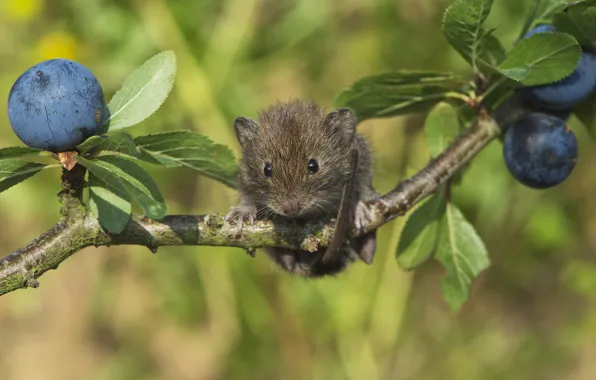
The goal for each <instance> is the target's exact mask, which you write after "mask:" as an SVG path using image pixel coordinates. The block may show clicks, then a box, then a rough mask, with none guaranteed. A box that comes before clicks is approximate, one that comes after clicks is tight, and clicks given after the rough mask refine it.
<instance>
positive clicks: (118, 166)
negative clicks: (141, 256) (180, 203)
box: [78, 155, 166, 220]
mask: <svg viewBox="0 0 596 380" xmlns="http://www.w3.org/2000/svg"><path fill="white" fill-rule="evenodd" d="M78 161H79V163H80V164H81V165H83V166H85V167H86V168H87V169H89V171H90V172H91V173H93V174H94V175H95V176H96V177H97V178H98V179H100V180H101V181H103V182H104V183H105V184H106V185H107V187H108V188H109V189H111V188H114V189H115V190H117V191H119V192H120V193H125V194H127V195H128V197H129V198H130V199H132V200H133V201H135V202H136V203H137V204H138V205H139V206H141V208H142V209H143V211H144V212H145V214H147V216H149V217H150V218H152V219H157V220H159V219H163V217H164V216H165V215H166V205H165V203H164V201H163V198H162V196H161V193H160V192H159V189H158V188H157V185H156V184H155V182H154V181H153V179H152V178H151V177H150V176H149V174H147V172H145V171H144V170H143V168H141V167H140V166H139V165H137V164H136V163H134V162H133V161H131V160H130V159H128V158H125V157H123V156H115V155H106V156H100V157H98V158H95V159H86V158H83V157H79V158H78Z"/></svg>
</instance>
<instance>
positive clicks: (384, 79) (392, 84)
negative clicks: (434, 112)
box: [336, 71, 461, 121]
mask: <svg viewBox="0 0 596 380" xmlns="http://www.w3.org/2000/svg"><path fill="white" fill-rule="evenodd" d="M458 84H461V82H460V81H459V80H458V79H457V78H456V77H454V76H453V75H452V74H449V73H436V72H424V71H395V72H389V73H384V74H380V75H373V76H368V77H364V78H362V79H360V80H358V81H357V82H356V83H354V84H353V85H352V86H351V87H349V88H347V89H346V90H344V91H343V92H342V93H341V94H339V96H338V97H337V99H336V104H337V105H338V106H344V107H349V108H351V109H353V110H354V112H356V115H357V116H358V120H359V121H363V120H366V119H371V118H375V117H389V116H396V115H404V114H408V113H413V112H424V111H426V110H428V109H429V108H431V107H432V106H433V105H435V104H436V103H437V102H439V101H441V100H444V99H446V97H447V94H448V93H449V92H451V91H453V90H454V89H455V88H457V85H458Z"/></svg>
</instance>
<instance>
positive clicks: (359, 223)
mask: <svg viewBox="0 0 596 380" xmlns="http://www.w3.org/2000/svg"><path fill="white" fill-rule="evenodd" d="M378 197H379V194H378V193H377V192H376V191H375V190H374V189H372V188H368V187H366V188H364V190H363V191H362V192H361V194H360V198H359V199H358V201H357V202H356V208H355V210H354V227H356V229H357V230H358V231H359V232H363V231H364V229H365V228H366V225H367V224H368V223H370V222H372V220H373V217H374V215H373V212H372V211H371V209H370V207H369V206H368V205H367V203H368V202H370V201H372V200H375V199H377V198H378Z"/></svg>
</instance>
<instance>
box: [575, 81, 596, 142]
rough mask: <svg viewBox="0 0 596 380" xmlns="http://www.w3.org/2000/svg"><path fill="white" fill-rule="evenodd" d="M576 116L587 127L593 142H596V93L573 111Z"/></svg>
mask: <svg viewBox="0 0 596 380" xmlns="http://www.w3.org/2000/svg"><path fill="white" fill-rule="evenodd" d="M573 112H574V113H575V116H577V118H578V119H579V120H580V121H581V122H582V123H583V124H584V125H585V126H586V128H587V129H588V132H589V133H590V136H591V137H592V140H594V141H596V91H595V92H592V95H590V97H589V98H588V99H586V100H585V101H583V102H582V104H580V105H579V106H577V107H575V109H574V110H573Z"/></svg>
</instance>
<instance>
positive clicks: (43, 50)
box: [38, 32, 79, 61]
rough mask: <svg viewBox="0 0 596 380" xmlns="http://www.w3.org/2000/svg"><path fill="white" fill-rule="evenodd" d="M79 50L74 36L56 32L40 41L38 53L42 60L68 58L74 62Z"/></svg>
mask: <svg viewBox="0 0 596 380" xmlns="http://www.w3.org/2000/svg"><path fill="white" fill-rule="evenodd" d="M78 50H79V47H78V44H77V41H76V40H75V39H74V37H73V36H71V35H70V34H67V33H64V32H54V33H50V34H47V35H45V36H44V37H42V38H41V39H40V40H39V45H38V52H39V58H40V60H42V61H43V60H46V59H51V58H67V59H72V60H74V59H75V58H76V56H77V52H78Z"/></svg>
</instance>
